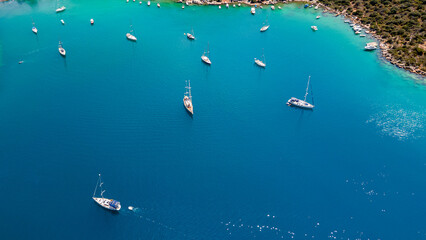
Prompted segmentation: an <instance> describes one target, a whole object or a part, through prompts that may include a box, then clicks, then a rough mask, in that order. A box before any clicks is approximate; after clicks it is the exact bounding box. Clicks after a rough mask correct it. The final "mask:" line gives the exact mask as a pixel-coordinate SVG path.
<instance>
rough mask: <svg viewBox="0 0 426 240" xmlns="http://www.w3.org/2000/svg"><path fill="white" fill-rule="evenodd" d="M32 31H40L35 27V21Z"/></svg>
mask: <svg viewBox="0 0 426 240" xmlns="http://www.w3.org/2000/svg"><path fill="white" fill-rule="evenodd" d="M31 31H33V33H35V34H37V32H38V30H37V28H36V27H35V23H34V22H33V27H32V29H31Z"/></svg>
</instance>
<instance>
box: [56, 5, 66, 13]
mask: <svg viewBox="0 0 426 240" xmlns="http://www.w3.org/2000/svg"><path fill="white" fill-rule="evenodd" d="M65 9H66V7H65V6H62V7H60V8H58V9H56V12H57V13H60V12H63V11H65Z"/></svg>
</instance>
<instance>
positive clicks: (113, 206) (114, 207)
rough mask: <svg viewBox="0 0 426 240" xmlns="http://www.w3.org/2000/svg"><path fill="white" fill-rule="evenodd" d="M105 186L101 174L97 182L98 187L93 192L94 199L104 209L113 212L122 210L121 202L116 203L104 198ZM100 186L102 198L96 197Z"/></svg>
mask: <svg viewBox="0 0 426 240" xmlns="http://www.w3.org/2000/svg"><path fill="white" fill-rule="evenodd" d="M103 184H104V183H103V182H102V179H101V174H99V178H98V181H97V182H96V187H95V191H94V192H93V196H92V199H93V200H94V201H95V202H96V203H97V204H99V205H100V206H101V207H103V208H106V209H108V210H111V211H119V210H120V209H121V204H120V202H119V201H116V200H114V199H108V198H104V192H105V190H102V185H103ZM98 185H99V187H100V189H101V197H95V195H96V190H97V189H98Z"/></svg>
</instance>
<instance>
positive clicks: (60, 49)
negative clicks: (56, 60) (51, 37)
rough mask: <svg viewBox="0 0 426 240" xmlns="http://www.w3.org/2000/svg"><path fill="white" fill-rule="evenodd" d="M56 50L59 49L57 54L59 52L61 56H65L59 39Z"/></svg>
mask: <svg viewBox="0 0 426 240" xmlns="http://www.w3.org/2000/svg"><path fill="white" fill-rule="evenodd" d="M58 51H59V54H61V56H63V57H65V55H66V54H67V52H66V51H65V49H64V48H63V47H62V43H61V41H59V46H58Z"/></svg>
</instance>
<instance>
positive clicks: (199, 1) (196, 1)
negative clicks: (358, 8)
mask: <svg viewBox="0 0 426 240" xmlns="http://www.w3.org/2000/svg"><path fill="white" fill-rule="evenodd" d="M174 2H179V3H187V4H188V5H224V4H229V5H231V4H243V5H247V6H259V7H260V6H262V5H263V6H265V5H275V4H287V3H295V2H299V3H306V4H310V5H316V6H319V7H320V8H321V9H323V13H330V14H334V16H335V17H337V16H340V15H342V16H344V17H345V18H346V19H349V20H351V21H352V23H355V24H357V25H359V26H361V27H362V28H364V29H366V30H368V31H369V34H370V35H371V36H373V37H374V38H375V39H376V40H377V41H378V42H379V47H380V53H381V56H382V57H383V59H384V60H386V61H388V62H389V63H391V64H393V65H395V66H397V67H399V68H402V69H405V70H407V71H409V72H411V73H414V74H418V75H420V76H423V77H426V72H425V71H423V70H421V69H420V68H418V67H415V66H410V65H407V64H405V63H403V62H401V61H400V60H397V59H396V58H395V57H393V56H392V54H391V53H389V49H390V46H389V45H388V44H386V43H385V42H386V40H385V39H384V38H383V37H382V36H380V35H378V34H376V33H375V32H374V31H372V30H371V29H370V26H369V25H365V24H362V23H361V21H360V20H358V18H357V17H356V16H352V15H350V14H347V13H346V12H345V11H343V12H340V11H336V10H334V9H332V8H330V7H328V6H326V5H324V4H323V3H321V1H318V0H314V1H306V0H287V1H272V0H271V1H262V2H251V1H247V0H244V1H231V0H224V1H221V2H218V1H209V0H188V1H183V0H174Z"/></svg>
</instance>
